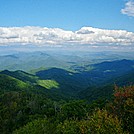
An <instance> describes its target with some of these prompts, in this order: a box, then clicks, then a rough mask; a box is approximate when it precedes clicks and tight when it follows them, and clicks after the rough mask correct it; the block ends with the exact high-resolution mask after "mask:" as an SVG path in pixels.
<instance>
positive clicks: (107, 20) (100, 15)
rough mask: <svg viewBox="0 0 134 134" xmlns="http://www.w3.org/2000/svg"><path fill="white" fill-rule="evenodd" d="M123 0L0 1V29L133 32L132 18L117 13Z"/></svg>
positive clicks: (123, 2) (133, 21) (133, 23)
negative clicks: (92, 28)
mask: <svg viewBox="0 0 134 134" xmlns="http://www.w3.org/2000/svg"><path fill="white" fill-rule="evenodd" d="M125 3H126V0H0V26H1V27H11V26H19V27H21V26H41V27H49V28H55V27H58V28H62V29H64V30H72V31H75V30H78V29H80V28H81V27H83V26H91V27H97V28H105V29H124V30H127V31H131V32H134V26H133V25H134V17H129V16H127V15H124V14H122V13H121V9H122V8H124V7H125Z"/></svg>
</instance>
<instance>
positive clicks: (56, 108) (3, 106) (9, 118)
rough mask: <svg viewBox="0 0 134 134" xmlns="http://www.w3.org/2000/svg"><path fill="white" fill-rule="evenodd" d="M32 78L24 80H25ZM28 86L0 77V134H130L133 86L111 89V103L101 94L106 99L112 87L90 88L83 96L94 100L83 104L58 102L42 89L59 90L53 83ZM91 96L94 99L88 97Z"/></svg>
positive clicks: (49, 92) (133, 103)
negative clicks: (113, 90)
mask: <svg viewBox="0 0 134 134" xmlns="http://www.w3.org/2000/svg"><path fill="white" fill-rule="evenodd" d="M21 74H23V72H20V75H21ZM27 75H28V74H25V75H24V74H23V76H25V77H26V76H27ZM67 76H68V74H67ZM19 78H21V76H19ZM32 78H33V77H32V76H31V77H29V76H28V78H27V80H28V79H29V80H31V79H32ZM21 79H22V78H21ZM30 82H31V81H30ZM30 82H28V83H27V82H24V81H22V80H19V79H18V78H14V77H13V76H8V75H3V74H0V133H1V134H10V133H13V134H44V133H45V134H90V133H91V134H107V133H109V134H124V133H125V132H126V133H127V134H133V133H134V129H133V124H134V122H133V120H132V119H133V118H134V86H128V87H123V88H121V87H115V92H114V95H113V97H114V98H113V99H112V100H111V102H108V100H107V99H106V98H105V97H104V98H103V96H104V95H105V93H106V94H107V95H109V96H110V94H111V93H112V92H111V89H112V87H110V86H109V85H107V86H104V87H103V88H100V90H101V91H100V90H99V88H97V89H96V88H94V89H92V90H91V92H85V93H84V92H83V93H84V94H87V96H86V97H87V99H88V97H91V98H89V99H88V100H94V99H95V100H94V101H92V103H91V101H89V102H90V103H87V102H86V101H83V100H71V99H70V98H69V99H70V100H65V99H64V98H63V97H62V98H60V99H59V98H58V95H57V94H54V92H51V91H52V90H47V89H45V88H43V87H42V86H44V85H45V86H46V87H48V88H50V87H51V88H52V87H54V86H59V85H56V84H57V83H55V81H52V80H40V81H38V82H40V85H41V84H42V86H38V85H34V84H32V85H31V83H30ZM55 88H56V87H55ZM108 90H110V91H109V92H108V93H107V91H108ZM102 92H103V93H102ZM94 93H96V95H95V96H94V95H92V94H94ZM52 96H53V97H52ZM98 98H100V99H98ZM62 99H64V100H62ZM96 99H97V100H96Z"/></svg>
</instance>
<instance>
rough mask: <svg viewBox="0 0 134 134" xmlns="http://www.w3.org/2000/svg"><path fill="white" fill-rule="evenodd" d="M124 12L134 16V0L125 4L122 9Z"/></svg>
mask: <svg viewBox="0 0 134 134" xmlns="http://www.w3.org/2000/svg"><path fill="white" fill-rule="evenodd" d="M121 13H122V14H126V15H128V16H133V17H134V1H133V0H130V1H128V2H127V3H126V4H125V8H124V9H121Z"/></svg>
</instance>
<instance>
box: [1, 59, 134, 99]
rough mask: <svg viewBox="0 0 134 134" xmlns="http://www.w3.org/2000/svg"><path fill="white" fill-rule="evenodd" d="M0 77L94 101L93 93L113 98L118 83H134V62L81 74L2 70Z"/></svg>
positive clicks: (103, 65)
mask: <svg viewBox="0 0 134 134" xmlns="http://www.w3.org/2000/svg"><path fill="white" fill-rule="evenodd" d="M0 74H1V75H2V76H1V79H2V78H5V75H6V76H8V77H9V78H13V80H17V81H21V84H20V85H25V84H28V85H29V86H33V87H35V86H36V87H37V86H38V87H42V88H45V90H46V89H51V91H54V92H56V93H57V94H62V95H66V96H74V97H78V96H79V95H80V97H82V96H89V98H90V99H91V96H90V94H92V92H93V93H94V95H97V94H101V93H102V94H109V95H111V93H112V89H113V84H114V83H116V84H117V85H127V84H133V83H134V75H133V74H134V61H133V60H125V59H124V60H116V61H106V62H102V63H97V64H92V69H91V70H89V71H81V72H72V71H67V70H64V69H60V68H50V69H45V70H41V71H37V72H36V73H35V74H30V73H27V72H24V71H21V70H18V71H8V70H4V71H1V72H0ZM3 75H4V76H3ZM9 81H10V79H9ZM17 83H19V82H17ZM107 86H108V87H112V88H108V89H110V91H107ZM95 92H96V93H95ZM99 92H101V93H99ZM83 94H84V95H83ZM98 96H99V95H98ZM96 98H97V97H96Z"/></svg>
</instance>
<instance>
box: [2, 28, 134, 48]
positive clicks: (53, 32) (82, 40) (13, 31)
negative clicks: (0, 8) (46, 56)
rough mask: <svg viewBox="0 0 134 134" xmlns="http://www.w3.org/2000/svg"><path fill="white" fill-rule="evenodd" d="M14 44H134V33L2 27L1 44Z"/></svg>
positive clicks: (94, 29)
mask: <svg viewBox="0 0 134 134" xmlns="http://www.w3.org/2000/svg"><path fill="white" fill-rule="evenodd" d="M12 44H22V45H27V44H33V45H38V46H45V45H114V46H116V45H122V46H124V45H125V46H133V44H134V33H133V32H128V31H125V30H105V29H98V28H93V27H82V28H81V29H80V30H78V31H74V32H73V31H65V30H63V29H59V28H46V27H31V26H27V27H0V45H12Z"/></svg>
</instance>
